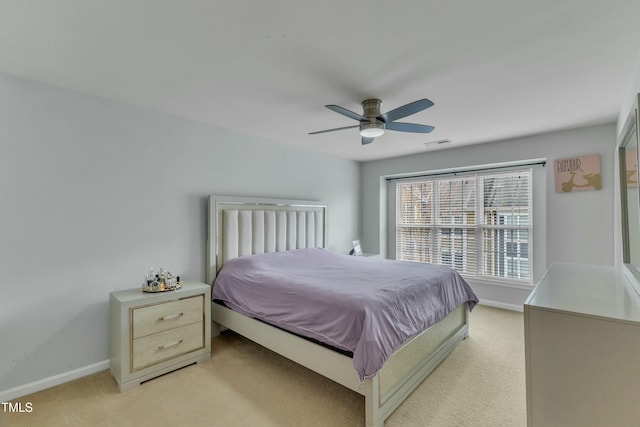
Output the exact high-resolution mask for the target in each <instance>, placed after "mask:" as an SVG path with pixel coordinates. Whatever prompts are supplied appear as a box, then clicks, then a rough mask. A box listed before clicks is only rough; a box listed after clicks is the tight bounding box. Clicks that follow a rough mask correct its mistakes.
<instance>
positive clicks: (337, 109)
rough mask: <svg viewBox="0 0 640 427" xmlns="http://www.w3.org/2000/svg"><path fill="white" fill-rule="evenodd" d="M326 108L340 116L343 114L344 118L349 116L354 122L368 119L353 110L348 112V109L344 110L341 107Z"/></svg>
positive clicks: (331, 106)
mask: <svg viewBox="0 0 640 427" xmlns="http://www.w3.org/2000/svg"><path fill="white" fill-rule="evenodd" d="M325 107H327V108H328V109H330V110H331V111H335V112H336V113H338V114H342V115H343V116H347V117H349V118H350V119H354V120H358V121H362V120H367V118H366V117H364V116H362V115H360V114H358V113H354V112H353V111H351V110H347V109H346V108H343V107H341V106H339V105H325Z"/></svg>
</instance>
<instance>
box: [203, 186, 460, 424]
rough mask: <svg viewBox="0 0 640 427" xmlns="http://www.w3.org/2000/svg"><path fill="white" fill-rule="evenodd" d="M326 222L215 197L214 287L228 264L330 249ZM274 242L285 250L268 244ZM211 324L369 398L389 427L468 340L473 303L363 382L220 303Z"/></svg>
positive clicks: (305, 344)
mask: <svg viewBox="0 0 640 427" xmlns="http://www.w3.org/2000/svg"><path fill="white" fill-rule="evenodd" d="M227 211H229V212H228V213H227ZM271 211H275V212H276V213H275V218H276V221H275V226H274V225H273V222H272V219H268V220H265V221H264V222H263V220H262V219H263V218H266V217H273V214H271V213H268V214H264V213H263V212H271ZM280 212H284V214H282V213H280ZM326 215H327V214H326V206H324V205H322V204H319V203H316V202H308V201H287V200H274V199H261V198H240V197H230V196H215V195H214V196H210V199H209V241H208V255H209V257H208V258H209V265H208V277H207V281H208V282H209V284H213V283H214V280H215V277H216V274H217V272H218V271H219V270H220V268H222V266H223V264H224V262H225V261H226V260H229V259H231V258H233V257H237V256H247V255H251V254H256V253H263V252H264V251H267V252H273V251H278V250H287V249H295V248H304V247H324V245H325V243H326ZM277 218H280V221H281V222H278V219H277ZM301 218H304V220H301ZM308 218H313V220H312V221H309V220H308ZM267 223H268V224H269V225H265V224H267ZM302 224H304V226H303V225H302ZM311 224H313V225H311ZM302 234H304V237H302ZM310 235H313V236H314V237H313V239H310V238H309V236H310ZM320 236H321V237H320ZM227 240H228V241H227ZM274 240H275V241H276V242H278V241H279V242H280V244H279V245H278V244H277V243H276V244H275V246H274V245H273V244H271V243H267V242H271V241H274ZM283 242H284V243H283ZM211 317H212V321H213V322H214V323H213V327H212V335H215V334H216V333H217V332H216V331H219V327H220V326H224V327H226V328H229V329H231V330H233V331H235V332H237V333H239V334H241V335H243V336H245V337H247V338H248V339H250V340H252V341H254V342H256V343H258V344H260V345H262V346H264V347H266V348H269V349H270V350H273V351H275V352H276V353H279V354H281V355H283V356H284V357H287V358H289V359H291V360H293V361H295V362H297V363H299V364H301V365H303V366H305V367H307V368H309V369H311V370H313V371H315V372H317V373H319V374H321V375H323V376H325V377H327V378H329V379H331V380H333V381H335V382H337V383H339V384H341V385H343V386H345V387H347V388H349V389H351V390H353V391H355V392H357V393H359V394H361V395H363V396H364V397H365V420H366V425H367V426H376V427H382V426H383V425H384V420H385V419H386V418H387V417H388V416H389V415H391V413H392V412H393V411H394V410H395V409H396V408H397V407H398V406H399V405H400V404H401V403H402V401H403V400H404V399H405V398H406V397H407V396H409V394H410V393H411V392H412V391H413V390H414V389H415V388H416V387H417V386H418V385H420V383H421V382H422V380H423V379H424V378H426V377H427V375H429V373H431V371H433V369H435V368H436V366H437V365H438V364H439V363H440V362H441V361H442V360H443V359H444V358H445V357H446V356H447V355H448V354H449V353H451V352H452V351H453V350H454V349H455V347H456V346H457V345H458V343H459V342H460V341H461V340H462V339H463V338H465V337H466V336H467V333H468V318H469V317H468V310H467V304H466V303H465V304H462V305H460V306H459V307H458V308H457V309H456V310H454V311H453V312H451V313H450V314H449V315H448V316H447V317H445V318H444V319H443V320H441V321H440V322H438V323H436V324H435V325H433V326H431V327H430V328H429V329H427V330H425V331H424V332H422V333H421V334H420V335H418V336H416V337H415V338H413V339H411V340H410V341H408V342H407V343H405V344H404V345H403V346H401V347H400V348H399V349H398V350H396V351H395V352H394V353H393V354H392V355H391V356H390V357H389V359H388V360H387V361H386V362H385V364H384V365H383V367H382V369H380V371H379V372H378V373H377V374H376V375H375V376H373V377H371V378H368V379H366V380H365V381H364V382H360V381H359V379H358V375H357V373H356V370H355V368H354V366H353V360H352V359H351V358H350V357H348V356H345V355H343V354H340V353H338V352H336V351H333V350H330V349H328V348H326V347H323V346H322V345H320V344H315V343H313V342H311V341H309V340H306V339H304V338H301V337H298V336H297V335H294V334H291V333H289V332H286V331H283V330H281V329H278V328H276V327H273V326H270V325H268V324H266V323H264V322H261V321H259V320H255V319H252V318H250V317H247V316H244V315H242V314H239V313H236V312H234V311H233V310H231V309H229V308H226V307H224V306H222V305H220V304H217V303H213V302H212V316H211Z"/></svg>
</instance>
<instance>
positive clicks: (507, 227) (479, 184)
mask: <svg viewBox="0 0 640 427" xmlns="http://www.w3.org/2000/svg"><path fill="white" fill-rule="evenodd" d="M515 175H526V178H527V183H528V185H527V189H526V200H527V209H526V212H521V213H517V212H516V213H513V212H511V215H516V216H519V217H522V216H525V215H526V224H523V223H522V222H521V221H519V220H516V221H515V223H514V222H513V221H511V222H512V224H509V221H508V220H507V219H506V218H505V221H504V222H505V223H504V224H499V222H500V220H499V217H500V215H498V218H497V221H496V222H498V224H486V220H485V217H484V215H485V194H484V185H483V183H484V180H485V179H487V178H492V177H501V176H515ZM469 178H472V179H473V180H474V185H475V189H474V197H475V201H474V204H475V211H474V212H475V213H474V216H475V224H466V221H464V220H463V221H462V223H460V224H458V223H456V221H453V222H451V223H449V224H442V223H439V219H440V216H439V215H440V212H439V211H440V202H439V196H440V194H439V192H440V183H441V182H442V181H450V180H459V179H469ZM395 181H397V182H396V183H395V193H396V200H395V204H396V206H395V211H396V218H395V227H396V230H395V235H396V238H395V247H396V248H395V251H396V259H401V258H400V257H401V256H402V252H403V249H402V248H401V242H402V237H401V229H402V228H405V229H409V228H414V229H416V228H427V229H429V230H430V232H429V236H428V241H429V242H430V243H429V244H430V246H431V247H430V250H429V252H430V254H431V255H430V262H432V263H434V264H436V263H437V264H442V262H441V261H442V257H443V254H445V253H446V252H445V251H443V249H442V247H441V245H440V240H439V239H440V233H442V231H443V230H449V233H451V234H453V233H458V232H459V233H461V234H462V235H463V236H464V234H465V231H466V232H468V231H469V230H475V235H474V240H475V248H472V249H471V250H472V251H475V254H473V252H470V253H469V255H470V257H471V258H475V259H474V262H475V268H474V269H473V271H461V270H459V269H458V268H456V270H457V271H458V272H459V273H460V274H461V275H462V276H463V277H465V278H468V279H472V280H475V281H479V282H487V283H494V284H508V285H526V286H530V285H532V284H533V280H534V270H533V267H534V245H533V243H534V242H533V237H534V221H533V217H534V206H533V181H534V174H533V169H532V168H531V167H522V166H520V167H514V168H509V170H506V171H498V170H495V169H494V170H492V169H487V170H474V171H470V172H468V173H449V174H437V175H435V174H434V175H433V176H429V175H424V176H421V177H413V178H400V179H396V180H395ZM424 182H431V188H432V194H431V195H430V196H431V197H430V198H431V203H432V207H431V210H432V215H433V217H432V221H431V223H430V224H428V225H422V224H420V225H417V224H402V223H401V222H402V215H401V212H400V211H401V197H400V193H399V188H400V186H401V185H404V184H412V183H424ZM518 196H519V197H525V194H524V192H522V193H519V194H518ZM496 209H500V207H499V206H497V207H496ZM463 216H464V214H463ZM488 230H503V231H504V232H505V234H506V232H509V231H511V232H512V233H513V237H512V238H510V239H505V240H504V241H503V242H502V243H501V244H502V245H503V248H501V249H500V250H499V253H503V254H505V257H504V266H505V267H504V268H506V266H507V265H508V264H520V265H522V262H524V261H525V259H526V265H525V266H526V272H525V271H524V267H525V266H522V267H523V268H522V269H521V270H520V269H517V270H516V271H520V273H519V274H517V276H518V277H516V278H513V277H504V276H500V275H495V274H487V273H486V271H485V262H486V259H485V258H486V256H487V254H488V253H489V252H488V251H487V250H486V249H485V247H484V245H485V240H484V238H485V236H484V234H485V232H486V231H488ZM523 232H524V233H525V234H526V236H527V238H526V246H527V248H526V251H527V257H526V258H524V257H522V254H523V250H522V249H523V247H522V245H523V244H524V243H525V242H522V241H521V239H522V233H523ZM462 240H463V241H465V238H464V237H463V238H462ZM468 240H469V239H466V241H468ZM509 244H515V245H516V255H518V256H517V257H514V258H513V259H510V258H507V257H506V254H507V252H508V251H507V247H508V245H509ZM462 246H463V247H464V246H466V244H465V243H463V245H462ZM456 253H457V252H451V254H450V258H451V259H452V262H450V263H449V264H444V265H449V266H450V267H452V268H455V264H456V262H455V261H453V258H455V257H456V255H455V254H456ZM474 255H475V256H474ZM470 257H469V256H467V257H463V258H470ZM416 262H427V261H420V260H416ZM466 263H467V261H466V260H463V261H462V264H466ZM523 273H526V276H527V277H526V278H524V279H523V278H522V275H523Z"/></svg>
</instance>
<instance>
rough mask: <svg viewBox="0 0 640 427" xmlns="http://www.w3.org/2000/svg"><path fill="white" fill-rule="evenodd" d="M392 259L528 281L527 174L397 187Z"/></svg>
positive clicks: (450, 178)
mask: <svg viewBox="0 0 640 427" xmlns="http://www.w3.org/2000/svg"><path fill="white" fill-rule="evenodd" d="M396 204H397V206H396V207H397V215H396V258H397V259H400V260H406V261H417V262H427V263H432V264H443V265H447V266H449V267H452V268H454V269H456V270H458V271H459V272H460V273H461V274H463V275H468V276H483V277H487V278H500V279H503V280H517V281H526V282H528V283H530V282H531V277H530V271H531V265H532V260H531V257H530V254H531V242H530V236H531V235H532V229H531V212H532V207H531V170H530V169H528V170H517V171H509V172H503V173H476V174H474V175H469V176H462V177H460V176H448V177H434V178H429V177H425V178H422V179H420V180H412V181H398V182H397V183H396Z"/></svg>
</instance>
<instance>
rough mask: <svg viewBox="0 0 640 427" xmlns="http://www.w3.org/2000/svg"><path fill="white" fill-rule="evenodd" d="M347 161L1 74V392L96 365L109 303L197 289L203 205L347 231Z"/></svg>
mask: <svg viewBox="0 0 640 427" xmlns="http://www.w3.org/2000/svg"><path fill="white" fill-rule="evenodd" d="M359 178H360V165H359V164H358V163H357V162H353V161H348V160H343V159H338V158H335V157H330V156H325V155H321V154H317V153H311V152H308V151H305V150H301V149H297V148H293V147H291V146H285V145H281V144H278V143H275V142H272V141H267V140H264V139H259V138H255V137H250V136H246V135H240V134H237V133H232V132H228V131H225V130H222V129H215V128H211V127H208V126H204V125H201V124H198V123H194V122H190V121H187V120H183V119H180V118H176V117H171V116H166V115H161V114H157V113H153V112H150V111H146V110H142V109H138V108H133V107H129V106H126V105H123V104H120V103H115V102H111V101H108V100H104V99H100V98H95V97H91V96H85V95H81V94H78V93H74V92H70V91H66V90H62V89H58V88H54V87H51V86H46V85H41V84H37V83H33V82H29V81H25V80H21V79H17V78H14V77H10V76H7V75H1V74H0V195H1V197H2V201H1V204H0V277H1V278H2V283H1V284H0V394H1V392H2V391H3V390H5V391H6V390H8V389H13V388H16V387H20V386H24V385H25V384H29V383H32V382H35V381H41V380H43V379H45V378H48V377H52V376H55V375H59V374H63V373H65V372H68V371H73V370H77V369H82V368H84V367H86V366H87V365H92V364H96V363H100V362H103V364H104V362H105V361H106V360H107V359H108V357H109V353H108V297H109V292H110V291H113V290H118V289H126V288H132V287H137V286H139V285H140V283H141V280H142V278H143V276H144V274H145V273H146V272H147V270H148V269H149V266H154V267H156V268H158V267H164V268H167V269H169V270H170V271H172V272H174V273H176V274H180V275H181V276H182V277H184V278H186V279H191V280H204V279H205V262H206V259H205V238H206V236H205V233H206V212H207V207H206V197H207V195H209V194H211V193H220V194H241V195H251V196H262V197H280V198H297V199H309V200H320V201H323V202H325V203H327V204H328V207H329V210H328V219H329V223H328V242H329V245H328V246H329V248H331V249H335V250H338V251H341V252H346V251H348V249H349V247H350V245H351V240H352V239H353V238H354V236H356V235H357V233H358V231H359V224H358V219H359V214H360V211H359V185H360V184H359Z"/></svg>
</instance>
